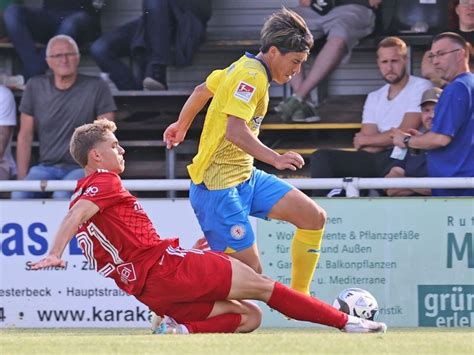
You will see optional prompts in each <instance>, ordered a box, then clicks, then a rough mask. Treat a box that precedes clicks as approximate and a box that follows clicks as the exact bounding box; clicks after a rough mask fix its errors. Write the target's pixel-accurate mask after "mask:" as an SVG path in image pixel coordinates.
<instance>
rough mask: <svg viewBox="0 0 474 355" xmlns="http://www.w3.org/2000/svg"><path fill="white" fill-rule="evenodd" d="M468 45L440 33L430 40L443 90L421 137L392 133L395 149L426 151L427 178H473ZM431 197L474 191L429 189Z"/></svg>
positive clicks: (473, 91) (473, 84)
mask: <svg viewBox="0 0 474 355" xmlns="http://www.w3.org/2000/svg"><path fill="white" fill-rule="evenodd" d="M469 51H470V44H469V43H468V42H467V41H466V40H465V39H464V38H463V37H461V36H460V35H458V34H456V33H453V32H444V33H441V34H439V35H437V36H435V37H434V38H433V42H432V45H431V55H430V60H431V61H432V63H433V66H434V68H435V69H436V71H437V72H439V73H440V75H441V77H442V78H443V79H445V80H447V81H449V82H450V83H449V84H448V85H447V86H446V87H445V88H444V91H443V94H442V95H441V97H440V99H439V102H438V104H437V105H436V114H435V116H434V118H433V127H432V129H431V131H430V132H427V133H425V134H418V133H416V134H413V132H408V133H406V132H402V131H400V130H393V132H392V133H393V142H394V144H395V145H397V146H399V147H405V148H413V149H427V150H428V153H427V163H428V175H429V176H430V177H472V176H474V139H473V137H474V115H473V111H474V110H473V103H474V74H472V73H471V72H469V55H470V53H469ZM433 195H434V196H474V189H433Z"/></svg>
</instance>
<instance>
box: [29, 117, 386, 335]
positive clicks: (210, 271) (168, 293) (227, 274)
mask: <svg viewBox="0 0 474 355" xmlns="http://www.w3.org/2000/svg"><path fill="white" fill-rule="evenodd" d="M115 130H116V126H115V123H114V122H112V121H108V120H105V119H101V120H96V121H95V122H94V123H91V124H86V125H83V126H80V127H78V128H77V129H76V130H75V132H74V134H73V136H72V138H71V143H70V151H71V154H72V156H73V157H74V159H75V160H76V161H77V162H78V163H79V164H80V165H81V166H82V167H83V168H84V170H85V175H86V176H85V177H84V178H83V179H81V180H79V181H78V182H77V187H76V189H75V191H74V195H73V197H72V200H71V204H70V209H69V212H68V214H67V215H66V217H65V218H64V219H63V221H62V222H61V225H60V227H59V230H58V232H57V233H56V235H55V238H54V241H53V244H52V246H51V249H50V251H49V253H48V255H47V256H46V257H45V258H44V259H42V260H40V261H38V262H36V263H33V265H32V268H33V269H41V268H44V267H50V266H64V265H65V262H64V261H63V260H61V255H62V253H63V251H64V248H65V247H66V245H67V243H68V242H69V241H70V239H71V238H72V236H73V235H76V237H77V239H78V242H79V245H80V246H81V248H82V250H83V253H84V255H85V257H86V258H87V260H88V261H89V262H90V263H91V264H92V265H94V266H95V268H96V270H97V271H98V272H99V273H101V274H102V275H104V276H106V277H110V278H112V279H114V281H115V282H116V284H117V286H118V287H119V288H121V289H122V290H124V291H126V292H127V293H128V294H130V295H133V296H135V297H136V298H137V299H138V300H139V301H141V302H142V303H144V304H145V305H147V306H148V307H149V308H150V309H151V310H152V311H154V312H155V313H156V314H159V315H167V317H165V318H163V319H164V320H165V322H164V323H163V324H161V325H160V327H159V329H161V332H163V333H215V332H227V333H233V332H251V331H253V330H255V329H256V328H258V326H259V325H260V322H261V310H260V308H259V307H258V306H257V305H255V304H253V303H252V302H249V301H246V300H247V299H255V300H260V301H263V302H266V303H267V304H268V305H269V306H270V307H272V308H274V309H276V310H278V311H280V312H281V313H283V314H285V315H286V316H288V317H290V318H293V319H297V320H304V321H309V322H314V323H320V324H324V325H328V326H332V327H335V328H338V329H341V330H343V331H347V332H357V333H367V332H385V330H386V328H387V327H386V325H385V324H384V323H378V322H372V321H368V320H363V319H360V318H357V317H353V316H348V315H347V314H345V313H342V312H340V311H338V310H336V309H335V308H333V307H331V306H330V305H327V304H325V303H323V302H321V301H319V300H318V299H316V298H312V297H310V296H308V295H305V294H303V293H300V292H298V291H295V290H292V289H290V288H288V287H286V286H284V285H282V284H280V283H278V282H275V281H272V280H270V279H269V278H267V277H265V276H262V275H260V274H257V273H256V272H255V271H254V270H253V269H251V268H250V267H249V266H247V265H245V264H243V263H242V262H241V261H239V260H237V259H235V258H229V257H228V256H227V255H225V254H224V253H220V252H212V251H203V250H199V249H188V250H186V249H182V248H180V247H179V244H178V240H177V239H162V238H160V236H159V235H158V234H157V233H156V231H155V229H154V227H153V225H152V223H151V221H150V219H149V218H148V216H147V214H146V213H145V211H144V210H143V209H142V208H141V206H140V204H139V203H138V202H137V199H136V198H135V197H134V196H133V195H131V194H130V192H128V191H127V190H126V189H125V188H124V187H123V185H122V182H121V179H120V177H119V175H118V174H120V173H122V172H123V170H124V168H125V160H124V158H123V155H124V153H125V151H124V149H123V148H122V147H121V146H120V145H119V142H118V140H117V138H116V137H115V135H114V132H115Z"/></svg>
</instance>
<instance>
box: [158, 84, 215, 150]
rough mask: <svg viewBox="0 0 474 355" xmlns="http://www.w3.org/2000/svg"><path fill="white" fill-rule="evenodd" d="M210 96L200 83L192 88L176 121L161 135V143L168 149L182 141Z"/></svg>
mask: <svg viewBox="0 0 474 355" xmlns="http://www.w3.org/2000/svg"><path fill="white" fill-rule="evenodd" d="M212 96H213V93H212V91H211V90H209V89H208V88H207V86H206V83H202V84H200V85H198V86H196V87H195V88H194V91H193V93H192V94H191V96H189V98H188V99H187V100H186V103H185V104H184V106H183V108H182V109H181V112H180V113H179V117H178V120H177V121H176V122H174V123H172V124H171V125H169V126H168V128H166V130H165V132H164V133H163V141H164V142H165V143H166V147H167V148H168V149H171V148H173V147H175V146H177V145H178V144H179V143H181V142H182V141H184V138H185V137H186V133H187V132H188V129H189V127H190V126H191V124H192V123H193V121H194V118H196V116H197V114H198V113H199V112H200V111H201V110H202V109H203V108H204V106H206V104H207V102H208V101H209V99H210V98H212Z"/></svg>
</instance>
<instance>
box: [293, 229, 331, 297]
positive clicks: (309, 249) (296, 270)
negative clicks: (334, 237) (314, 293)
mask: <svg viewBox="0 0 474 355" xmlns="http://www.w3.org/2000/svg"><path fill="white" fill-rule="evenodd" d="M323 233H324V228H323V229H318V230H308V229H296V232H295V235H294V237H293V241H292V243H291V259H292V269H291V288H292V289H294V290H297V291H300V292H303V293H306V294H309V286H310V284H311V280H312V279H313V274H314V269H315V268H316V265H317V264H318V260H319V254H320V249H321V242H322V240H323Z"/></svg>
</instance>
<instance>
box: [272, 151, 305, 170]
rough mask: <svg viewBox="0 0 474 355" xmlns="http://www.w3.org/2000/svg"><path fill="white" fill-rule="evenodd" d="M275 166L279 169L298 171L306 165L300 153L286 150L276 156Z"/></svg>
mask: <svg viewBox="0 0 474 355" xmlns="http://www.w3.org/2000/svg"><path fill="white" fill-rule="evenodd" d="M273 166H274V167H275V168H277V169H278V170H285V169H290V170H293V171H296V170H297V169H301V168H302V167H303V166H304V159H303V157H302V156H301V155H299V154H298V153H295V152H286V153H284V154H281V155H279V156H278V157H277V158H276V161H275V163H274V164H273Z"/></svg>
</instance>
